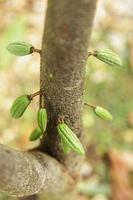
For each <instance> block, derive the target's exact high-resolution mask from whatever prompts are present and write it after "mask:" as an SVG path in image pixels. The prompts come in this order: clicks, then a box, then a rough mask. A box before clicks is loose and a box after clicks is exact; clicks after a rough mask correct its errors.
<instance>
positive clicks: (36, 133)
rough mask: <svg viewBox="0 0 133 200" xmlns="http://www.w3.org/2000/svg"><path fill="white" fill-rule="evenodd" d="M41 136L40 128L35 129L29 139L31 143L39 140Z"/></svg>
mask: <svg viewBox="0 0 133 200" xmlns="http://www.w3.org/2000/svg"><path fill="white" fill-rule="evenodd" d="M41 135H42V131H41V129H40V128H35V129H34V130H33V132H32V133H31V135H30V137H29V140H30V141H35V140H37V139H39V138H40V136H41Z"/></svg>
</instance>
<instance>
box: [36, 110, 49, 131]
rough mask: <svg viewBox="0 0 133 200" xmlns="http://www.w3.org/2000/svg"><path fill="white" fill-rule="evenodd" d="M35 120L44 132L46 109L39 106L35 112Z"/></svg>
mask: <svg viewBox="0 0 133 200" xmlns="http://www.w3.org/2000/svg"><path fill="white" fill-rule="evenodd" d="M37 122H38V126H39V128H40V129H41V131H42V132H43V133H44V132H45V130H46V127H47V110H46V109H45V108H40V109H39V110H38V113H37Z"/></svg>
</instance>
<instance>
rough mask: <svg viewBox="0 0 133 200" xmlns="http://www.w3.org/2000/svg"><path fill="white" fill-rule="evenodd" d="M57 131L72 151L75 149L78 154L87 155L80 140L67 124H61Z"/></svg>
mask: <svg viewBox="0 0 133 200" xmlns="http://www.w3.org/2000/svg"><path fill="white" fill-rule="evenodd" d="M57 130H58V133H59V135H60V138H61V140H62V141H63V142H64V143H65V144H67V145H68V146H69V147H70V148H71V149H73V150H74V151H76V152H77V153H79V154H85V151H84V148H83V146H82V144H81V142H80V140H79V139H78V137H77V136H76V135H75V133H73V131H72V130H71V129H70V128H69V127H68V126H67V125H66V124H65V123H59V124H58V126H57Z"/></svg>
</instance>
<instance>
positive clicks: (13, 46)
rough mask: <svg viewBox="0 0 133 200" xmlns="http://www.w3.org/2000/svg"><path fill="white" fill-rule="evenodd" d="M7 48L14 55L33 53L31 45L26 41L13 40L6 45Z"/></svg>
mask: <svg viewBox="0 0 133 200" xmlns="http://www.w3.org/2000/svg"><path fill="white" fill-rule="evenodd" d="M7 50H8V51H9V52H10V53H12V54H14V55H16V56H26V55H28V54H31V53H33V46H32V44H29V43H26V42H13V43H10V44H9V45H8V46H7Z"/></svg>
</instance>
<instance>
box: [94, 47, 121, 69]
mask: <svg viewBox="0 0 133 200" xmlns="http://www.w3.org/2000/svg"><path fill="white" fill-rule="evenodd" d="M93 55H94V56H95V57H96V58H98V59H99V60H101V61H103V62H105V63H107V64H108V65H111V66H122V61H121V59H120V57H119V56H118V55H117V54H116V53H114V52H112V51H111V50H108V49H106V50H98V51H95V52H94V54H93Z"/></svg>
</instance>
